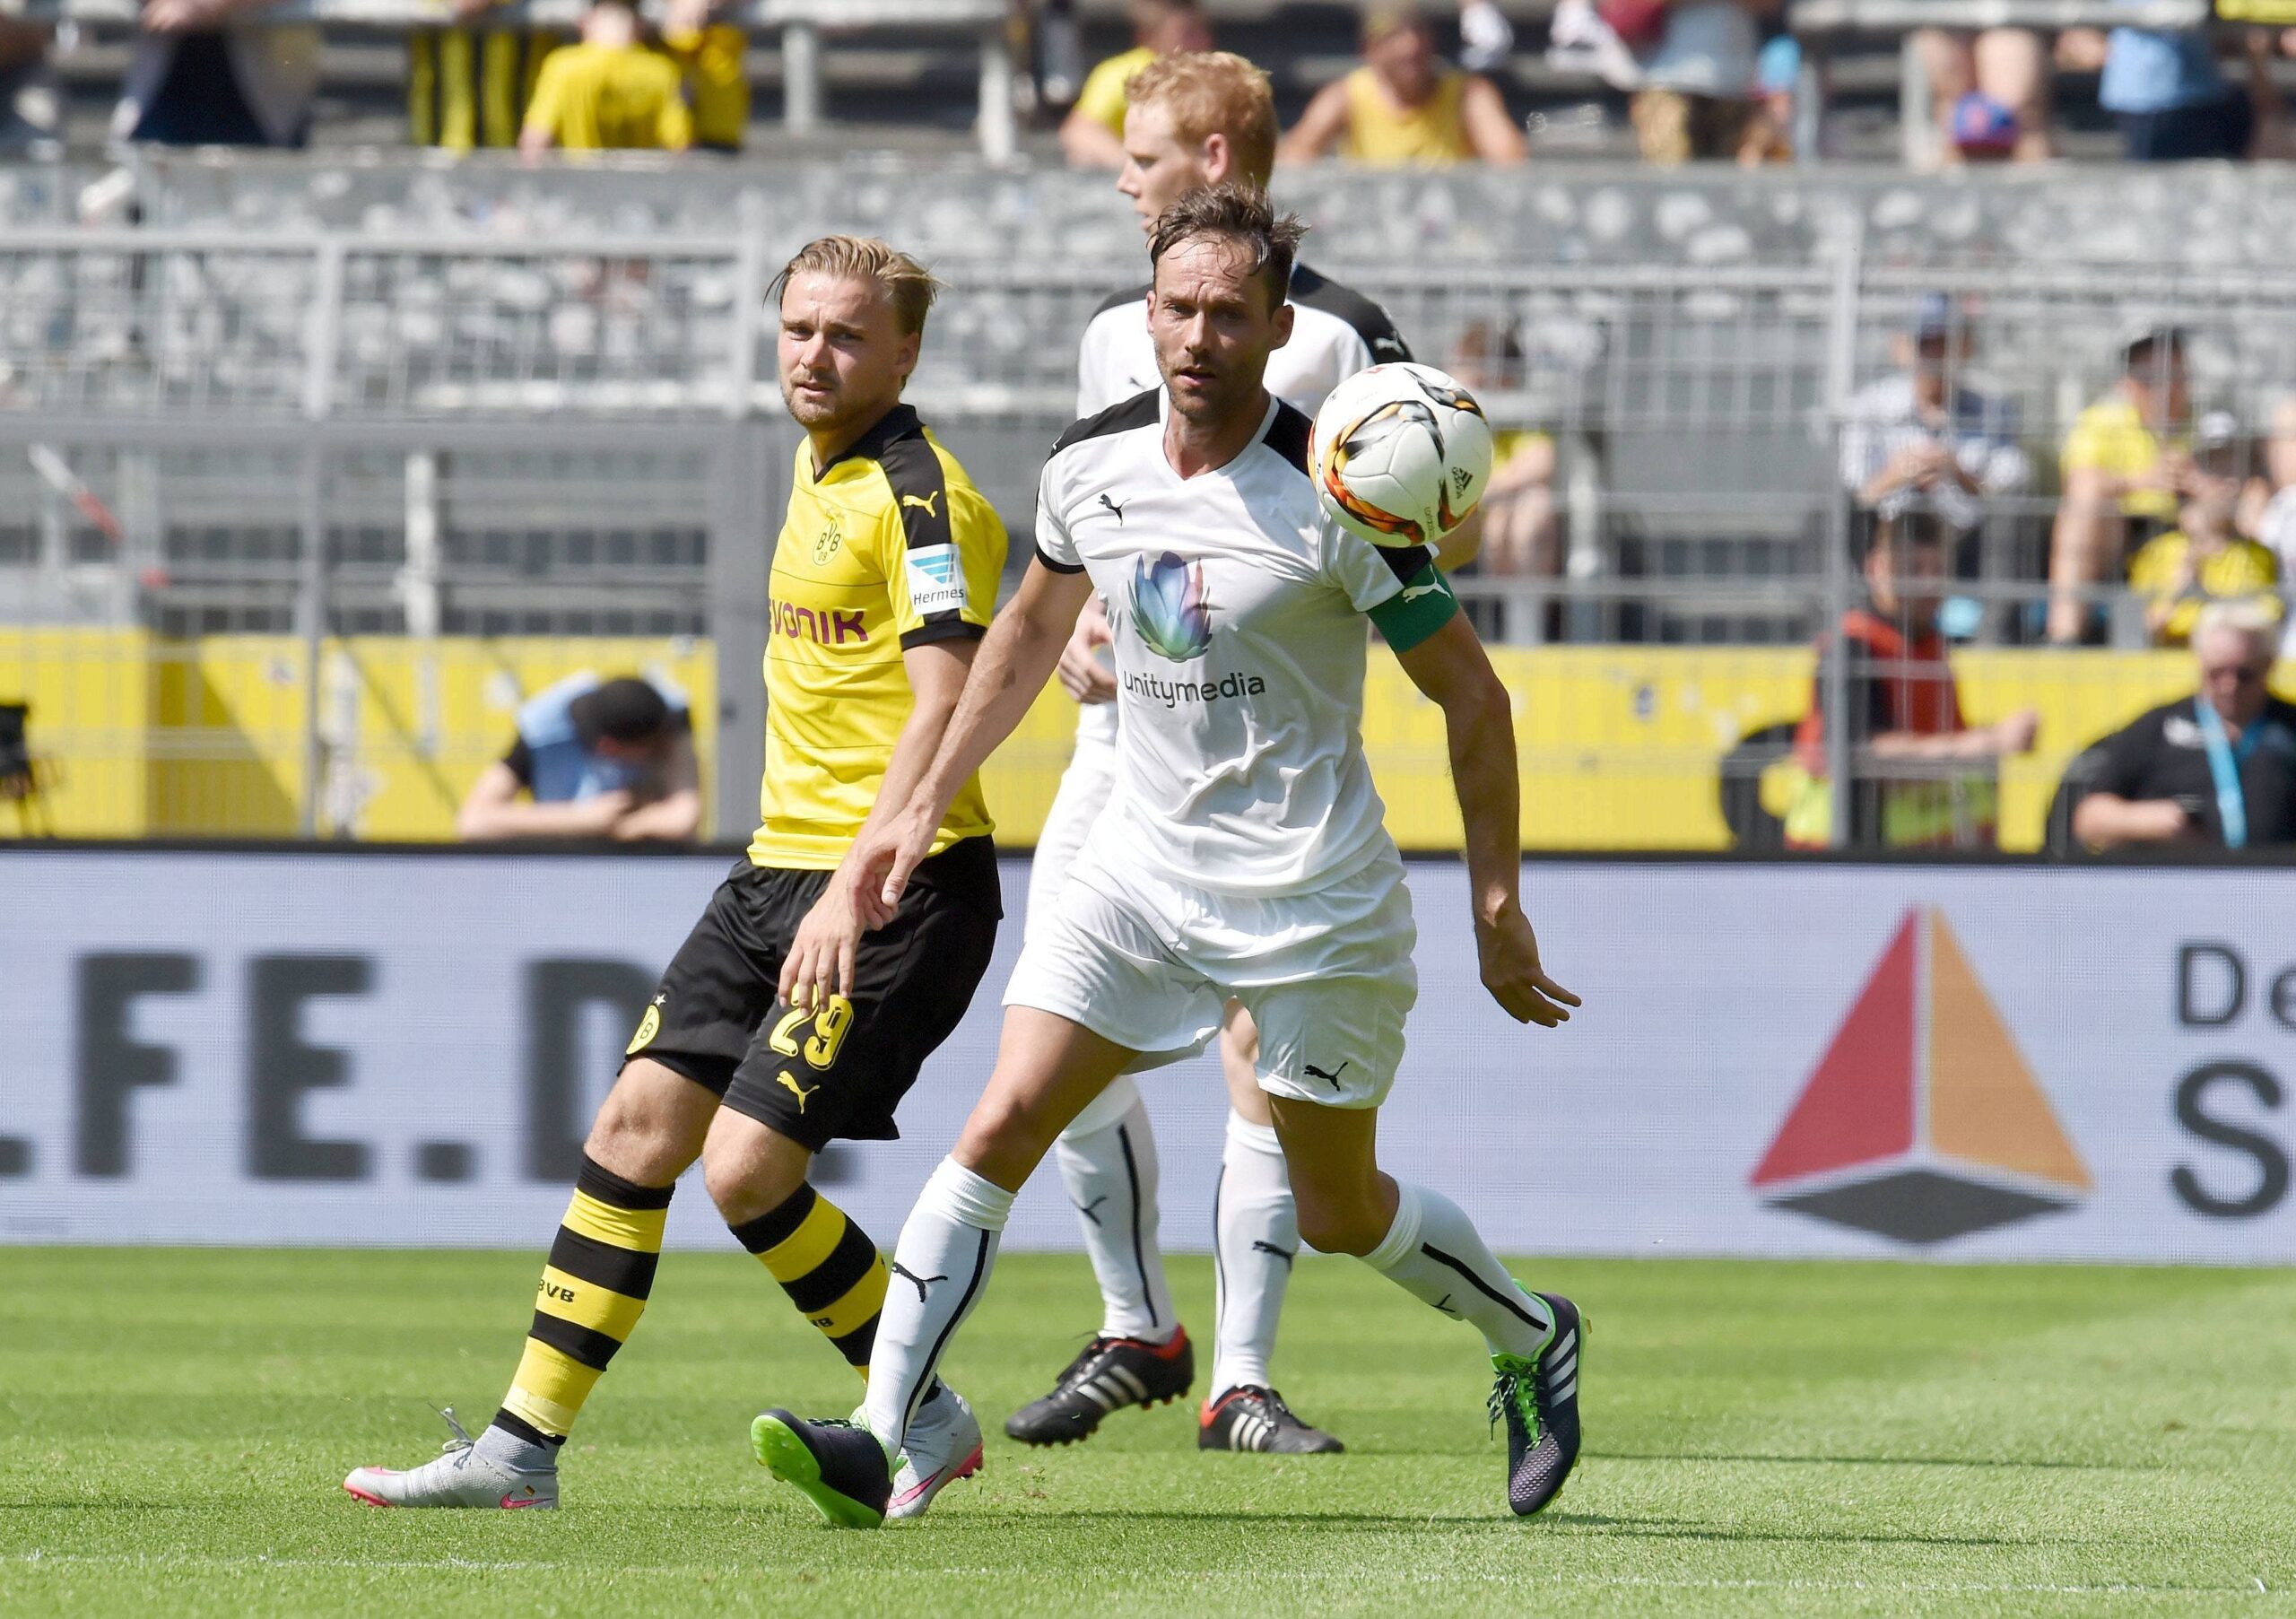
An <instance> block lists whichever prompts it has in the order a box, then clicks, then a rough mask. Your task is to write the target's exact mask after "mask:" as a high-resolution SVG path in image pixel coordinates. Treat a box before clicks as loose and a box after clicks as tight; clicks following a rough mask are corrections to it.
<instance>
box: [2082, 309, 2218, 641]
mask: <svg viewBox="0 0 2296 1619" xmlns="http://www.w3.org/2000/svg"><path fill="white" fill-rule="evenodd" d="M2191 413H2192V393H2191V382H2190V379H2189V377H2188V376H2187V371H2186V366H2185V335H2184V333H2183V331H2182V330H2180V329H2179V328H2178V327H2175V326H2138V327H2136V328H2135V329H2133V330H2132V331H2131V332H2130V333H2129V335H2128V336H2127V338H2126V341H2125V342H2124V343H2123V344H2122V346H2121V375H2120V379H2119V380H2118V381H2117V382H2115V383H2114V384H2113V387H2112V391H2111V392H2109V393H2108V394H2107V395H2106V396H2104V397H2103V398H2101V399H2100V400H2098V401H2097V402H2096V403H2095V404H2093V405H2090V406H2089V407H2088V408H2087V409H2086V410H2084V411H2083V412H2082V413H2080V415H2078V416H2077V417H2075V418H2074V422H2073V431H2071V432H2069V433H2067V434H2066V439H2065V449H2064V452H2063V454H2062V455H2061V456H2060V457H2058V462H2057V466H2058V470H2059V472H2060V474H2061V483H2062V486H2063V490H2064V492H2063V494H2062V496H2061V497H2060V499H2059V500H2058V501H2057V522H2056V526H2055V527H2054V529H2053V530H2052V532H2051V534H2050V535H2049V558H2048V585H2049V601H2048V639H2049V640H2050V642H2051V643H2052V644H2054V645H2057V646H2076V645H2078V644H2079V643H2080V642H2081V641H2082V640H2084V639H2086V638H2088V637H2089V636H2090V635H2091V634H2092V633H2093V631H2094V628H2095V626H2096V624H2097V622H2098V616H2097V615H2096V614H2094V613H2092V611H2091V609H2090V605H2089V604H2088V603H2087V602H2086V601H2085V600H2083V594H2082V593H2083V591H2085V590H2087V589H2088V588H2091V587H2092V586H2095V585H2098V584H2100V583H2102V582H2103V581H2104V580H2106V579H2111V578H2114V577H2116V576H2117V575H2118V573H2119V571H2120V559H2121V558H2122V557H2123V556H2124V555H2126V553H2127V549H2128V546H2129V544H2130V543H2131V542H2132V541H2136V542H2140V543H2141V542H2142V541H2144V540H2145V539H2149V538H2151V537H2152V535H2154V534H2158V533H2160V532H2161V530H2162V529H2165V528H2168V527H2171V526H2173V525H2174V524H2175V522H2176V520H2177V512H2178V504H2179V497H2180V496H2182V495H2183V494H2184V493H2186V492H2187V489H2188V486H2189V484H2190V482H2191V472H2192V456H2191V451H2190V443H2189V440H2187V437H2186V436H2185V432H2184V423H2185V422H2187V421H2188V420H2189V419H2190V417H2191Z"/></svg>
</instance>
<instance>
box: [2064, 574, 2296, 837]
mask: <svg viewBox="0 0 2296 1619" xmlns="http://www.w3.org/2000/svg"><path fill="white" fill-rule="evenodd" d="M2275 633H2276V632H2275V631H2274V626H2273V625H2272V623H2271V622H2270V621H2269V620H2268V619H2266V617H2264V615H2263V614H2259V613H2257V611H2256V609H2255V608H2254V607H2252V606H2250V605H2247V604H2245V603H2238V602H2226V603H2220V604H2217V605H2213V606H2211V607H2209V608H2207V609H2206V610H2205V611H2204V612H2203V613H2202V614H2201V617H2200V622H2199V625H2198V627H2197V628H2196V630H2195V631H2194V632H2193V638H2192V648H2193V653H2194V657H2195V658H2196V660H2197V661H2198V663H2199V665H2200V691H2199V692H2197V693H2196V695H2194V696H2191V697H2184V698H2179V699H2178V700H2177V701H2175V702H2171V703H2164V704H2162V705H2161V707H2160V708H2157V709H2152V711H2151V712H2150V713H2146V714H2141V715H2139V716H2138V717H2137V718H2135V720H2134V721H2132V722H2131V723H2130V724H2129V725H2128V726H2127V727H2126V728H2124V729H2122V730H2120V731H2118V732H2116V733H2115V734H2114V735H2113V736H2109V737H2108V738H2106V740H2105V742H2104V743H2103V744H2102V746H2101V751H2102V759H2101V761H2100V764H2099V766H2098V768H2097V770H2096V774H2095V775H2094V777H2093V778H2092V786H2091V788H2090V791H2089V793H2088V796H2085V797H2083V799H2082V800H2081V802H2080V803H2079V805H2076V806H2075V807H2074V811H2073V832H2074V836H2075V837H2076V838H2078V839H2079V840H2081V841H2082V842H2083V843H2085V844H2087V845H2088V846H2089V847H2090V848H2092V849H2100V850H2101V849H2116V848H2120V847H2123V846H2126V845H2130V844H2147V843H2151V844H2175V845H2182V846H2185V847H2187V848H2211V847H2213V848H2219V849H2256V848H2259V847H2262V846H2265V845H2269V844H2296V704H2291V703H2286V702H2283V701H2281V700H2280V699H2279V698H2277V697H2274V695H2272V693H2271V692H2269V691H2267V690H2266V687H2265V679H2266V676H2267V675H2269V674H2270V673H2271V672H2272V657H2273V643H2274V637H2275Z"/></svg>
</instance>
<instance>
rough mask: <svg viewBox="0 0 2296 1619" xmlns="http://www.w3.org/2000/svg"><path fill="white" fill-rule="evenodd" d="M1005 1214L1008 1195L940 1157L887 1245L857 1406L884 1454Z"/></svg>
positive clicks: (902, 1427) (970, 1294)
mask: <svg viewBox="0 0 2296 1619" xmlns="http://www.w3.org/2000/svg"><path fill="white" fill-rule="evenodd" d="M1012 1212H1013V1194H1012V1193H1010V1192H1008V1191H1006V1190H1005V1188H1003V1187H1001V1186H998V1185H997V1184H996V1182H995V1181H993V1180H988V1179H984V1178H983V1177H981V1176H978V1175H976V1174H974V1173H973V1172H972V1171H970V1170H969V1169H967V1168H965V1167H964V1165H962V1164H961V1163H959V1162H957V1161H956V1160H955V1159H953V1158H944V1159H943V1160H941V1167H940V1168H938V1169H936V1170H935V1171H933V1173H932V1176H931V1178H930V1179H927V1180H926V1182H925V1189H924V1190H923V1191H922V1192H920V1193H918V1197H917V1206H916V1207H915V1208H913V1209H911V1210H910V1211H909V1223H907V1224H905V1225H903V1226H902V1227H901V1228H900V1241H899V1242H898V1243H896V1244H894V1247H893V1259H892V1278H891V1284H889V1285H888V1286H887V1287H886V1289H885V1304H884V1310H883V1314H881V1315H880V1316H879V1317H878V1318H877V1342H876V1345H875V1347H874V1349H873V1350H872V1351H871V1352H870V1355H869V1397H868V1398H867V1400H865V1402H864V1403H863V1405H862V1407H861V1409H862V1412H863V1414H864V1415H865V1418H866V1420H867V1422H868V1423H869V1432H872V1433H874V1434H875V1435H876V1436H877V1440H878V1442H879V1443H881V1444H883V1446H884V1447H885V1454H886V1455H888V1456H898V1455H900V1448H901V1444H902V1441H904V1439H906V1437H907V1436H908V1432H909V1419H910V1418H911V1417H912V1416H914V1415H915V1414H916V1412H917V1407H918V1404H919V1403H920V1402H921V1400H922V1398H923V1397H924V1395H925V1393H926V1391H927V1390H928V1389H930V1388H932V1386H933V1371H934V1368H935V1365H936V1364H938V1362H939V1361H940V1359H941V1352H942V1351H943V1350H944V1349H945V1348H947V1347H948V1345H949V1339H950V1338H951V1337H952V1336H954V1335H955V1333H956V1330H957V1327H958V1324H959V1323H960V1322H961V1321H962V1320H963V1319H965V1317H967V1316H968V1315H970V1314H971V1313H972V1307H973V1306H974V1305H975V1304H977V1303H978V1302H979V1301H980V1294H981V1290H982V1289H983V1288H984V1287H986V1286H987V1283H988V1272H989V1268H990V1266H994V1265H995V1264H996V1242H997V1238H998V1236H999V1235H1000V1234H1001V1233H1002V1232H1004V1230H1005V1216H1006V1215H1008V1214H1011V1213H1012Z"/></svg>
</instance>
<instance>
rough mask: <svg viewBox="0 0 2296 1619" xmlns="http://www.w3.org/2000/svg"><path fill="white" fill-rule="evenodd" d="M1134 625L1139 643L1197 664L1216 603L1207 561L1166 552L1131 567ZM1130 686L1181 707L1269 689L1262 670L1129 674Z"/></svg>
mask: <svg viewBox="0 0 2296 1619" xmlns="http://www.w3.org/2000/svg"><path fill="white" fill-rule="evenodd" d="M1132 627H1133V630H1134V631H1135V633H1136V634H1137V635H1138V636H1139V637H1140V644H1141V645H1142V646H1144V647H1145V648H1148V649H1149V650H1150V651H1151V652H1153V653H1155V654H1156V655H1157V656H1158V657H1161V658H1164V659H1166V660H1167V661H1169V662H1171V663H1176V664H1184V663H1193V662H1194V661H1195V660H1196V659H1197V658H1199V657H1203V656H1204V655H1205V652H1206V651H1208V650H1210V649H1211V646H1212V604H1211V602H1210V601H1209V600H1207V599H1206V598H1205V593H1204V564H1203V563H1202V562H1188V561H1181V560H1180V558H1179V556H1178V554H1177V553H1173V552H1170V551H1167V552H1165V553H1163V554H1162V555H1161V556H1159V557H1158V558H1157V559H1156V560H1155V561H1153V562H1151V561H1149V560H1148V559H1147V558H1146V557H1142V558H1140V559H1139V561H1136V562H1135V563H1134V564H1133V570H1132ZM1124 687H1125V690H1126V691H1127V692H1131V693H1132V694H1133V695H1134V696H1135V697H1144V698H1146V699H1147V700H1148V701H1151V702H1160V703H1161V704H1163V705H1164V707H1166V708H1168V709H1176V708H1178V707H1179V706H1180V704H1182V703H1184V702H1216V701H1220V700H1221V699H1222V698H1232V697H1253V696H1257V694H1258V693H1260V692H1265V690H1267V683H1266V682H1265V681H1264V680H1262V679H1261V678H1260V677H1259V676H1258V675H1243V674H1230V675H1221V676H1219V677H1218V678H1216V679H1205V680H1161V679H1159V678H1157V677H1156V676H1155V675H1126V676H1125V677H1124Z"/></svg>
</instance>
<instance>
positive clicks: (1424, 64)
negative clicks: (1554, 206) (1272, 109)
mask: <svg viewBox="0 0 2296 1619" xmlns="http://www.w3.org/2000/svg"><path fill="white" fill-rule="evenodd" d="M1334 151H1336V152H1338V154H1339V155H1340V156H1341V157H1344V158H1346V159H1348V160H1350V161H1354V162H1358V163H1364V164H1368V165H1370V166H1372V167H1374V168H1382V169H1404V168H1421V169H1440V168H1448V166H1450V165H1451V164H1453V163H1470V162H1481V163H1519V162H1522V161H1525V160H1526V158H1528V157H1529V155H1530V148H1529V146H1528V144H1526V142H1525V141H1524V139H1523V132H1522V131H1521V130H1520V129H1518V128H1517V127H1516V126H1515V120H1514V119H1513V118H1511V117H1510V116H1509V114H1508V111H1507V103H1506V101H1505V100H1504V99H1502V98H1501V97H1500V93H1499V89H1498V86H1496V85H1494V84H1493V83H1492V82H1491V81H1490V80H1489V79H1486V78H1484V77H1483V75H1482V74H1471V73H1464V72H1462V71H1460V70H1459V69H1457V68H1456V67H1451V66H1448V65H1445V64H1444V63H1443V62H1441V61H1440V60H1439V59H1438V58H1437V57H1436V55H1435V36H1434V33H1433V30H1431V29H1430V28H1429V26H1428V23H1427V19H1426V18H1425V17H1424V16H1422V14H1421V13H1420V11H1419V8H1418V7H1417V6H1416V5H1415V4H1378V5H1374V6H1372V7H1371V8H1370V10H1369V11H1368V12H1366V13H1364V16H1363V63H1362V65H1361V66H1360V67H1358V68H1356V69H1355V70H1354V71H1353V72H1352V73H1350V74H1348V75H1347V76H1346V77H1345V78H1343V79H1341V80H1339V81H1338V82H1336V83H1331V84H1326V85H1325V86H1324V87H1323V88H1322V89H1321V90H1319V91H1317V92H1316V97H1315V100H1311V101H1309V103H1308V110H1307V111H1306V112H1305V113H1304V114H1302V115H1301V116H1300V121H1299V123H1298V124H1296V125H1294V126H1292V129H1291V134H1289V135H1285V136H1284V137H1283V145H1282V146H1281V147H1280V148H1279V149H1278V151H1277V153H1276V155H1277V157H1278V159H1279V160H1280V161H1283V162H1286V163H1311V162H1313V161H1316V160H1317V159H1318V158H1320V157H1325V156H1327V155H1329V154H1330V153H1331V152H1334Z"/></svg>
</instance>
